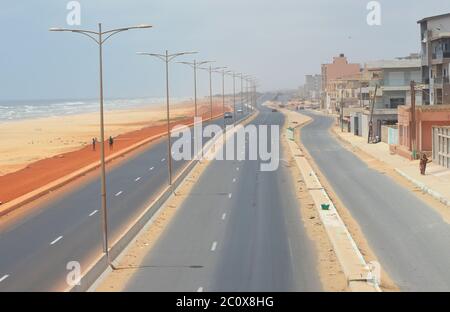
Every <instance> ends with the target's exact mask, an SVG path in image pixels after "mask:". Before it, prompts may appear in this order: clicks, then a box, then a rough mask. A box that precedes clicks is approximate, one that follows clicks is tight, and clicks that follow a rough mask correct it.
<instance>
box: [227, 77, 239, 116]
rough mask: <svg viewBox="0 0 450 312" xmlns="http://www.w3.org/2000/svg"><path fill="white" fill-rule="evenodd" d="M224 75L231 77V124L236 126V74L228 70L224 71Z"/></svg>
mask: <svg viewBox="0 0 450 312" xmlns="http://www.w3.org/2000/svg"><path fill="white" fill-rule="evenodd" d="M225 74H228V75H230V76H231V77H233V124H236V76H237V74H236V72H234V71H232V70H229V71H226V72H225Z"/></svg>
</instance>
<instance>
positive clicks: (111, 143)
mask: <svg viewBox="0 0 450 312" xmlns="http://www.w3.org/2000/svg"><path fill="white" fill-rule="evenodd" d="M113 147H114V139H113V137H112V136H109V149H110V150H112V149H113Z"/></svg>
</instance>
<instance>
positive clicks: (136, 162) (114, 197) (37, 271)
mask: <svg viewBox="0 0 450 312" xmlns="http://www.w3.org/2000/svg"><path fill="white" fill-rule="evenodd" d="M242 116H243V115H242ZM222 122H223V121H222V120H221V119H219V120H218V121H217V123H218V124H219V125H221V124H222ZM207 124H208V123H207V122H204V125H207ZM173 164H174V174H176V173H177V172H179V171H180V170H181V169H182V168H183V167H184V166H185V165H186V164H187V162H186V161H174V162H173ZM167 183H168V171H167V141H166V138H162V139H159V140H158V141H156V142H154V143H153V144H150V145H148V146H147V147H144V148H141V149H140V150H139V151H138V152H135V153H131V154H129V155H127V156H126V157H125V158H124V159H123V160H120V161H119V162H118V163H117V161H115V165H114V166H111V168H109V170H108V173H107V201H108V223H109V230H110V242H113V241H114V240H115V239H114V238H117V237H119V234H121V233H122V232H123V230H124V228H125V227H126V226H127V225H128V224H129V223H130V222H131V221H132V220H134V218H135V217H136V216H138V215H139V214H140V213H141V212H142V211H143V209H144V208H145V207H146V204H147V203H149V202H150V201H151V200H152V199H153V198H155V197H156V196H157V195H158V194H159V192H160V191H161V189H162V188H163V187H165V186H166V185H167ZM64 189H66V191H64V192H61V195H60V196H56V199H53V200H51V201H38V203H37V204H36V205H34V206H35V207H32V209H29V210H28V211H27V215H26V216H25V217H24V218H23V219H20V220H18V221H16V220H15V222H9V223H5V222H2V225H1V226H0V254H1V257H0V291H48V290H63V289H65V288H66V287H67V284H66V275H67V273H68V272H69V271H68V270H67V268H66V265H67V263H68V262H71V261H78V262H79V263H80V264H81V270H82V271H83V269H85V268H86V267H87V266H88V265H89V264H90V262H91V261H92V260H93V259H94V257H96V256H98V255H99V254H100V253H101V252H102V249H103V247H102V239H103V238H102V237H103V236H102V213H101V208H100V207H101V202H100V179H99V174H98V172H97V173H96V174H94V177H93V178H91V179H87V181H85V183H81V184H80V183H74V184H73V185H69V186H68V187H65V188H64Z"/></svg>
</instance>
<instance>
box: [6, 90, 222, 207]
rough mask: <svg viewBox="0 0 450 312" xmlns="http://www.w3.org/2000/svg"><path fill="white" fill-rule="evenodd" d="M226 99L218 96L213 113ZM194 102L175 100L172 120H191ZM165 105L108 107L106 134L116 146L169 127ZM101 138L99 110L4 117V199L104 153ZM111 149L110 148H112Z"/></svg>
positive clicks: (205, 109) (203, 111) (204, 105)
mask: <svg viewBox="0 0 450 312" xmlns="http://www.w3.org/2000/svg"><path fill="white" fill-rule="evenodd" d="M198 110H199V112H198V114H199V115H202V116H203V118H204V119H206V118H209V115H210V106H209V100H208V99H206V98H205V99H201V100H198ZM221 112H222V101H221V99H220V100H219V99H218V98H217V99H215V101H214V109H213V113H214V115H218V114H220V113H221ZM193 115H194V107H193V103H192V102H190V101H185V102H179V103H176V104H173V105H172V106H171V121H172V126H174V125H175V124H187V123H189V122H192V117H193ZM165 121H166V111H165V105H164V104H163V103H161V105H153V106H151V107H139V108H135V109H132V108H131V109H122V110H115V111H106V112H105V138H108V137H109V136H113V137H114V138H115V143H114V152H117V151H119V150H121V149H123V148H126V147H128V146H131V145H132V144H134V143H137V142H139V141H141V140H144V139H146V138H148V137H151V136H153V135H157V134H159V133H163V132H165V131H166V123H165ZM94 137H95V138H99V137H100V135H99V114H98V113H86V114H78V115H67V116H59V117H48V118H38V119H30V120H21V121H11V122H4V123H0V142H2V144H1V145H0V201H1V202H3V203H5V202H8V201H10V200H12V199H14V198H17V197H18V196H21V195H23V194H25V193H27V192H30V191H32V190H34V189H35V188H37V187H40V186H43V185H45V184H46V183H49V182H51V181H53V180H55V179H57V178H60V177H62V176H64V175H66V174H68V173H71V172H73V171H75V170H77V169H80V168H82V167H83V166H86V165H89V164H90V163H93V162H95V161H97V160H98V159H99V155H98V154H99V148H97V150H96V151H95V152H93V151H92V145H91V142H92V138H94ZM108 152H109V151H108V149H107V154H108Z"/></svg>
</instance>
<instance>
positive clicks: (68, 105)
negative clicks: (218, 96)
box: [0, 97, 187, 122]
mask: <svg viewBox="0 0 450 312" xmlns="http://www.w3.org/2000/svg"><path fill="white" fill-rule="evenodd" d="M186 99H187V98H171V99H170V101H171V103H176V102H180V101H183V100H186ZM163 103H165V98H156V97H154V98H134V99H114V100H105V101H104V109H105V110H120V109H128V108H138V107H145V106H156V105H158V104H163ZM98 111H99V100H98V99H93V100H36V101H28V100H27V101H0V122H6V121H13V120H23V119H34V118H40V117H52V116H64V115H76V114H81V113H90V112H98Z"/></svg>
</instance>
